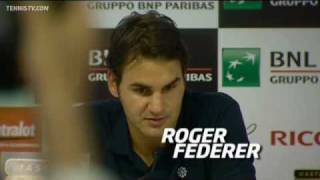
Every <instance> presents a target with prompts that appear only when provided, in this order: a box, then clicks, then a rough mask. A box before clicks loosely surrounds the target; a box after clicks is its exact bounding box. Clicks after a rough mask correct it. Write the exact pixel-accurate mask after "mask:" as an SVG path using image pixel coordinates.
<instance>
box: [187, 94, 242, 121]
mask: <svg viewBox="0 0 320 180" xmlns="http://www.w3.org/2000/svg"><path fill="white" fill-rule="evenodd" d="M237 110H240V107H239V105H238V103H237V101H236V100H235V99H233V98H232V97H231V96H229V95H227V94H225V93H222V92H190V91H188V92H186V94H185V99H184V107H183V114H184V115H185V116H184V117H189V119H190V123H192V124H194V125H193V126H201V127H202V126H203V127H209V126H216V125H219V124H220V121H221V120H222V119H224V121H226V120H225V119H226V118H224V116H225V115H226V114H229V115H230V116H232V118H233V117H236V116H239V115H240V114H239V113H238V111H237ZM232 112H237V113H232Z"/></svg>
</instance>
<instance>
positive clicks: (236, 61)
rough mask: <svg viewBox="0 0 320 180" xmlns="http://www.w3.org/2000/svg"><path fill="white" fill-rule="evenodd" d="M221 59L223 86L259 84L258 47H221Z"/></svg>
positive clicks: (256, 85)
mask: <svg viewBox="0 0 320 180" xmlns="http://www.w3.org/2000/svg"><path fill="white" fill-rule="evenodd" d="M222 61H223V63H222V64H223V78H222V80H223V81H222V85H223V86H227V87H258V86H260V49H259V48H223V49H222Z"/></svg>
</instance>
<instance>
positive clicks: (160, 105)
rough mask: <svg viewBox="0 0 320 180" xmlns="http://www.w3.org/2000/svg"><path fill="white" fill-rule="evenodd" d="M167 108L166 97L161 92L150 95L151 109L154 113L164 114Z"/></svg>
mask: <svg viewBox="0 0 320 180" xmlns="http://www.w3.org/2000/svg"><path fill="white" fill-rule="evenodd" d="M164 109H165V105H164V97H163V95H162V94H161V93H154V94H153V95H152V96H151V97H150V102H149V111H150V112H151V114H152V115H155V116H157V115H162V114H163V112H164Z"/></svg>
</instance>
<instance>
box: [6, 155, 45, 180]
mask: <svg viewBox="0 0 320 180" xmlns="http://www.w3.org/2000/svg"><path fill="white" fill-rule="evenodd" d="M46 165H47V164H46V161H44V160H39V159H17V158H12V159H8V160H7V161H6V162H5V167H4V170H5V172H6V174H7V175H8V176H16V175H41V174H42V173H43V172H44V169H45V168H46Z"/></svg>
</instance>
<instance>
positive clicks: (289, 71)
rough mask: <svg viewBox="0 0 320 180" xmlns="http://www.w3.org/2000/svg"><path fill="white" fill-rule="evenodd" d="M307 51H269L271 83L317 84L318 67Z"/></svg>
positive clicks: (319, 71) (319, 70)
mask: <svg viewBox="0 0 320 180" xmlns="http://www.w3.org/2000/svg"><path fill="white" fill-rule="evenodd" d="M310 56H311V53H310V52H309V51H271V52H270V67H271V74H272V75H271V77H270V82H271V83H272V84H318V83H319V76H318V75H317V73H320V69H318V68H317V64H314V63H313V62H311V60H312V58H311V57H310Z"/></svg>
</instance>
